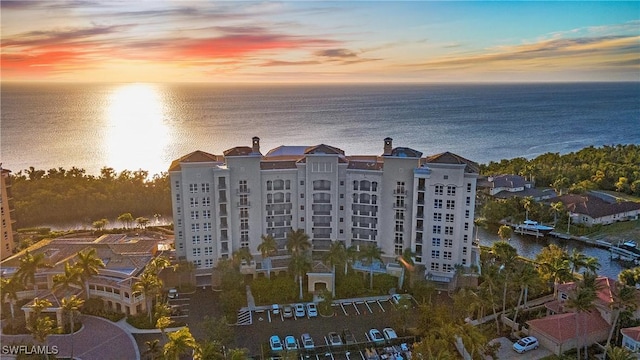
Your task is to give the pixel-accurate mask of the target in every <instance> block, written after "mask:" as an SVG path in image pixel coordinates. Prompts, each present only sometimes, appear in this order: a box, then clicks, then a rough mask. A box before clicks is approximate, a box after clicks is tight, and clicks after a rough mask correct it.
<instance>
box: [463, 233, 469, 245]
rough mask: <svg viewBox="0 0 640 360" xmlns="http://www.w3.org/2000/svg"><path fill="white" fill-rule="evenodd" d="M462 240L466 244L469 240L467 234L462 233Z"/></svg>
mask: <svg viewBox="0 0 640 360" xmlns="http://www.w3.org/2000/svg"><path fill="white" fill-rule="evenodd" d="M462 241H463V242H464V243H465V244H466V243H467V242H468V241H469V235H467V234H464V236H463V240H462Z"/></svg>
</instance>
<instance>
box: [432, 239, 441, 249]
mask: <svg viewBox="0 0 640 360" xmlns="http://www.w3.org/2000/svg"><path fill="white" fill-rule="evenodd" d="M431 246H437V247H439V246H440V238H433V239H431Z"/></svg>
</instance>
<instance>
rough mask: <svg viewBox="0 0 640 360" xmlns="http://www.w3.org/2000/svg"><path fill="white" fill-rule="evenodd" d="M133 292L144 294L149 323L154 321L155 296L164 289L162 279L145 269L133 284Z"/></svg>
mask: <svg viewBox="0 0 640 360" xmlns="http://www.w3.org/2000/svg"><path fill="white" fill-rule="evenodd" d="M132 290H133V293H134V294H136V295H138V294H141V295H143V296H144V301H145V307H146V308H147V314H148V315H149V323H153V318H152V315H153V298H154V296H156V295H157V294H159V293H160V291H161V290H162V280H160V279H159V278H158V276H157V275H155V274H154V273H152V272H148V271H145V272H143V273H142V275H141V276H140V278H139V279H138V281H136V282H135V283H134V284H133V288H132Z"/></svg>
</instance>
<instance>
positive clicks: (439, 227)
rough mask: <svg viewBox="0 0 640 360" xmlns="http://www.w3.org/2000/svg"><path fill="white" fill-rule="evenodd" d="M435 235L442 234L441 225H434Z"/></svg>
mask: <svg viewBox="0 0 640 360" xmlns="http://www.w3.org/2000/svg"><path fill="white" fill-rule="evenodd" d="M432 232H433V233H434V234H440V233H441V232H442V226H440V225H433V231H432Z"/></svg>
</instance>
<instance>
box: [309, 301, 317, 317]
mask: <svg viewBox="0 0 640 360" xmlns="http://www.w3.org/2000/svg"><path fill="white" fill-rule="evenodd" d="M307 315H309V317H310V318H312V317H316V316H318V307H317V306H316V304H315V303H308V304H307Z"/></svg>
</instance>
